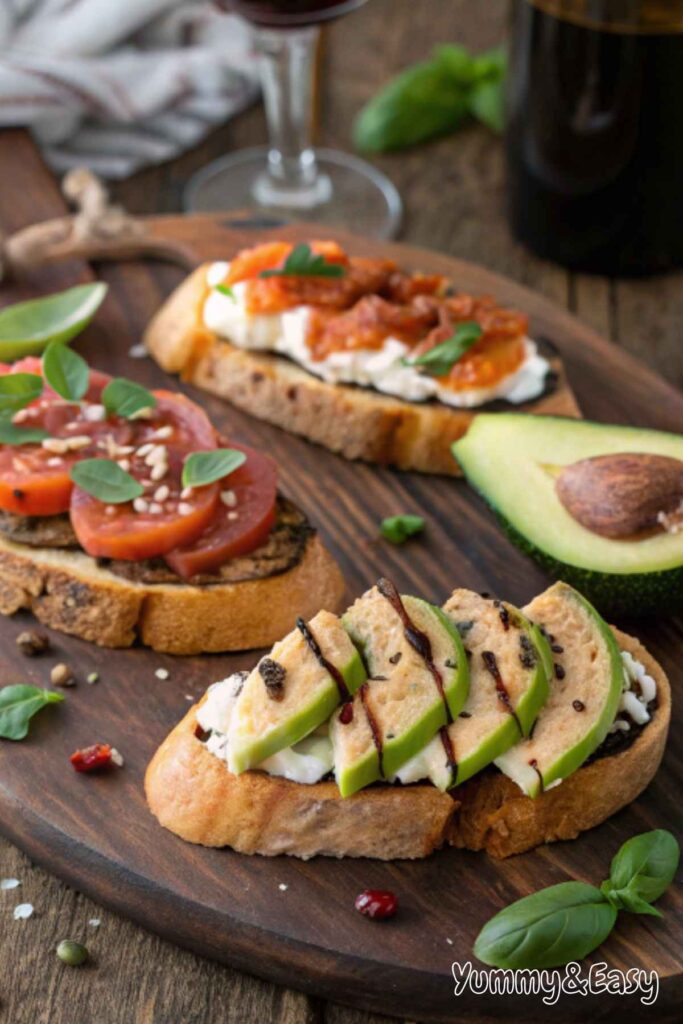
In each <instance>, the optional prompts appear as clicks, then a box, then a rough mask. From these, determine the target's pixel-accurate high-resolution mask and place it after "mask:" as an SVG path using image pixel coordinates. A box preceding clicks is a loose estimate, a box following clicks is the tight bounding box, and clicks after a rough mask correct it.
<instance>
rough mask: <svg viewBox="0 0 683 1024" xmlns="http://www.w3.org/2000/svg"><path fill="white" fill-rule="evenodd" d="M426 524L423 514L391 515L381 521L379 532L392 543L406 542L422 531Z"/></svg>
mask: <svg viewBox="0 0 683 1024" xmlns="http://www.w3.org/2000/svg"><path fill="white" fill-rule="evenodd" d="M424 525H425V521H424V519H423V518H422V516H413V515H403V516H389V517H388V518H387V519H383V520H382V522H381V523H380V525H379V532H380V533H381V534H382V536H383V537H384V539H385V540H388V541H391V543H392V544H404V543H405V542H406V541H407V540H408V538H409V537H414V536H415V535H416V534H418V533H422V531H423V530H424Z"/></svg>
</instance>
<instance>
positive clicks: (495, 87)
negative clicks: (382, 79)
mask: <svg viewBox="0 0 683 1024" xmlns="http://www.w3.org/2000/svg"><path fill="white" fill-rule="evenodd" d="M505 66H506V60H505V54H504V52H503V50H502V49H496V50H489V51H488V52H487V53H482V54H479V55H478V56H476V57H473V56H472V55H471V54H469V53H468V52H467V50H466V49H465V48H464V47H463V46H457V45H447V46H439V47H437V48H436V49H435V51H434V53H433V55H432V57H431V58H430V59H429V60H426V61H421V62H420V63H419V64H414V65H413V66H412V67H409V68H406V70H405V71H403V72H401V74H399V75H397V76H396V77H395V78H393V79H392V80H391V81H390V82H388V84H387V85H385V86H384V87H383V88H382V89H380V91H379V92H378V93H377V95H376V96H373V98H372V99H371V100H370V102H369V103H368V104H367V105H366V106H365V107H364V108H363V110H362V111H361V112H360V114H359V116H358V119H357V120H356V124H355V126H354V140H355V143H356V146H357V147H358V148H359V149H361V150H364V151H366V152H371V153H380V152H384V151H386V150H391V149H403V148H405V147H406V146H412V145H415V144H416V143H419V142H425V141H426V140H427V139H432V138H436V137H437V136H439V135H445V134H447V133H448V132H454V131H456V130H457V129H459V128H460V127H461V126H462V125H464V124H467V123H468V122H471V121H472V119H473V118H474V119H476V120H478V121H481V122H482V124H485V125H487V127H489V128H490V129H491V130H492V131H494V132H498V133H500V132H501V131H502V129H503V84H504V78H505Z"/></svg>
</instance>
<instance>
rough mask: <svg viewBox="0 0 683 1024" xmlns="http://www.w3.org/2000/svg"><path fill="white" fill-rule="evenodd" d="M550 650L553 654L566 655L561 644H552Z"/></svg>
mask: <svg viewBox="0 0 683 1024" xmlns="http://www.w3.org/2000/svg"><path fill="white" fill-rule="evenodd" d="M550 650H551V651H552V652H553V654H564V647H562V645H561V644H551V645H550Z"/></svg>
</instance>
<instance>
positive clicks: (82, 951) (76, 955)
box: [57, 939, 88, 967]
mask: <svg viewBox="0 0 683 1024" xmlns="http://www.w3.org/2000/svg"><path fill="white" fill-rule="evenodd" d="M57 956H58V957H59V959H60V960H62V961H63V962H64V963H65V964H68V965H69V967H79V966H80V964H84V963H85V961H86V960H87V959H88V950H87V949H86V948H85V946H83V945H82V944H81V943H80V942H74V941H73V939H62V941H61V942H60V943H59V945H58V946H57Z"/></svg>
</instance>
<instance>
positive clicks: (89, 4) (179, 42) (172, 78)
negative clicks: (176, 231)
mask: <svg viewBox="0 0 683 1024" xmlns="http://www.w3.org/2000/svg"><path fill="white" fill-rule="evenodd" d="M257 90H258V85H257V68H256V61H255V59H254V56H253V54H252V52H251V46H250V40H249V30H248V28H247V27H246V26H245V24H244V23H243V22H242V21H240V19H239V18H236V17H234V16H233V15H226V14H223V13H221V12H220V11H219V10H218V9H217V8H216V7H215V6H214V4H213V3H211V2H210V0H201V2H200V0H0V126H4V127H6V126H9V125H26V126H30V127H31V129H32V130H33V133H34V135H35V137H36V139H37V141H38V142H39V143H40V145H41V146H42V148H43V151H44V153H45V155H46V157H47V159H48V161H49V163H50V164H51V165H52V167H53V168H54V169H55V170H57V171H59V172H63V171H66V170H68V169H69V168H71V167H75V166H83V165H85V166H88V167H90V168H91V169H92V170H93V171H95V172H96V173H97V174H100V175H102V176H104V177H109V178H123V177H126V176H127V175H128V174H131V173H132V172H133V171H135V170H137V169H138V168H140V167H143V166H144V165H146V164H152V163H160V162H161V161H162V160H168V159H170V158H171V157H174V156H176V155H177V154H178V153H181V152H182V151H183V150H185V149H188V148H190V147H191V146H193V145H195V144H196V143H197V142H199V141H200V140H201V139H202V138H203V136H204V135H206V134H207V133H208V131H209V130H210V129H211V127H213V126H214V125H217V124H220V123H221V122H223V121H225V120H227V119H228V118H229V117H230V116H232V115H233V114H235V113H237V112H238V111H240V110H242V109H243V108H244V107H245V106H246V105H247V104H248V103H250V102H251V101H252V100H253V99H254V98H255V96H256V93H257Z"/></svg>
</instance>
